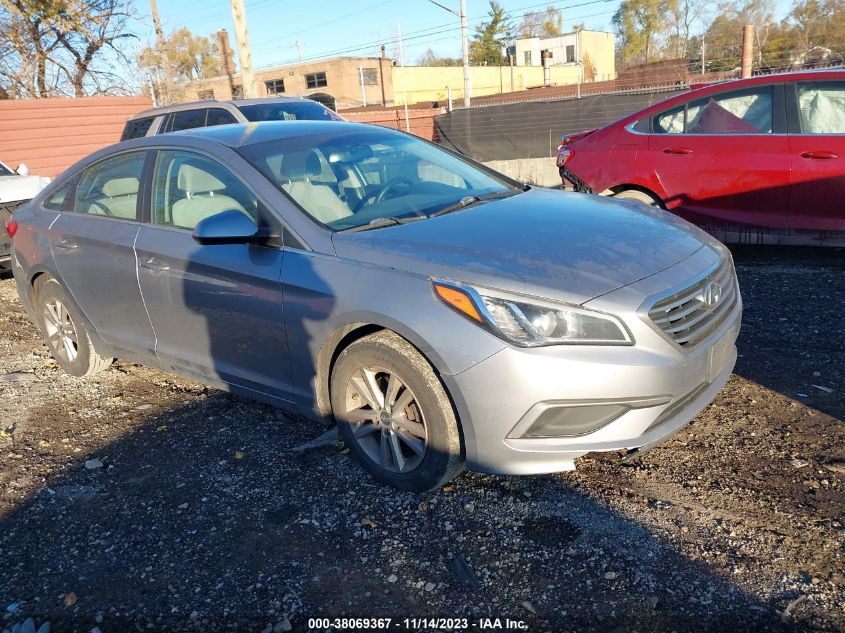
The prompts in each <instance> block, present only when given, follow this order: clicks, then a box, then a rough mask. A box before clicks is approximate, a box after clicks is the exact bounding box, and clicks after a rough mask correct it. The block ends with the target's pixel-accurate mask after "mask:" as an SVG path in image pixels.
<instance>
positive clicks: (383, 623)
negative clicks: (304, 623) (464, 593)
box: [308, 617, 528, 631]
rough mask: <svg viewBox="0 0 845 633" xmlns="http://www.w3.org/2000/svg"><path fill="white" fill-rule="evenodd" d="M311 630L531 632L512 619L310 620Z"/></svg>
mask: <svg viewBox="0 0 845 633" xmlns="http://www.w3.org/2000/svg"><path fill="white" fill-rule="evenodd" d="M308 629H309V630H312V631H325V630H337V631H343V630H351V631H361V630H390V629H399V630H401V631H419V630H432V629H434V630H438V629H442V630H445V631H461V630H467V631H471V630H477V631H496V630H498V631H527V630H528V623H527V622H525V621H523V620H512V619H511V618H477V619H470V618H426V617H420V618H308Z"/></svg>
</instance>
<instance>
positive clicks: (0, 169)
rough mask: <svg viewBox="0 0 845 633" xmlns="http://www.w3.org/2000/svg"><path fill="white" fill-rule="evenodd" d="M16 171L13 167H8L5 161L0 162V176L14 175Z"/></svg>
mask: <svg viewBox="0 0 845 633" xmlns="http://www.w3.org/2000/svg"><path fill="white" fill-rule="evenodd" d="M14 175H15V172H13V171H12V170H11V169H9V168H8V167H6V166H5V165H4V164H3V163H0V176H14Z"/></svg>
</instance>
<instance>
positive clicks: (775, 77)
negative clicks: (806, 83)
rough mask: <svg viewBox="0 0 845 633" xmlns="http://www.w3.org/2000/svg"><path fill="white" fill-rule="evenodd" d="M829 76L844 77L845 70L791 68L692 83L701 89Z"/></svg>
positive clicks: (825, 77)
mask: <svg viewBox="0 0 845 633" xmlns="http://www.w3.org/2000/svg"><path fill="white" fill-rule="evenodd" d="M831 76H836V77H839V78H845V70H843V69H842V68H810V69H806V70H791V71H788V72H781V73H769V74H764V75H754V76H753V77H739V78H736V79H725V80H723V81H714V82H711V83H700V84H696V83H693V84H692V89H693V90H702V89H704V88H712V87H715V86H726V85H731V86H742V85H745V84H766V83H781V82H786V81H789V80H790V79H793V78H794V79H799V80H805V79H808V78H818V79H829V78H830V77H831Z"/></svg>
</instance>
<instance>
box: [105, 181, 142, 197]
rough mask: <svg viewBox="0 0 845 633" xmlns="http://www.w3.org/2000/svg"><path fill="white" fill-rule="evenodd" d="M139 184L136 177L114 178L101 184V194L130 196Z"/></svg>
mask: <svg viewBox="0 0 845 633" xmlns="http://www.w3.org/2000/svg"><path fill="white" fill-rule="evenodd" d="M139 184H140V183H139V182H138V179H137V178H131V177H130V178H115V179H113V180H109V181H108V182H107V183H106V184H104V185H103V195H104V196H108V197H109V198H117V197H118V196H130V195H133V194H136V193H138V186H139Z"/></svg>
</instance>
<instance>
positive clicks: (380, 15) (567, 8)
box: [133, 0, 791, 68]
mask: <svg viewBox="0 0 845 633" xmlns="http://www.w3.org/2000/svg"><path fill="white" fill-rule="evenodd" d="M133 2H134V5H135V10H136V12H137V13H138V19H137V20H136V21H135V22H134V27H133V31H134V32H135V34H136V35H138V37H139V42H140V47H143V46H147V45H149V44H152V43H153V41H154V33H153V29H152V19H151V17H150V8H149V0H133ZM438 2H439V3H440V4H443V5H445V6H448V7H450V8H452V9H454V10H455V11H456V12H457V11H458V8H459V0H438ZM619 2H620V0H558V1H554V0H552V1H550V0H546V1H545V2H539V1H538V0H500V4H502V6H504V8H505V9H506V10H507V11H508V12H509V13H510V14H511V17H512V18H513V19H514V22H515V23H516V22H518V21H519V19H520V18H521V17H522V15H523V14H524V13H525V12H526V11H539V10H543V9H544V8H545V7H547V6H550V5H551V6H555V7H556V8H557V9H559V10H560V11H561V12H562V14H563V29H564V32H566V31H569V30H571V29H572V26H573V25H574V24H577V23H582V22H583V23H584V24H585V25H586V27H587V28H589V29H594V30H599V31H612V30H613V28H612V24H611V19H612V17H613V14H614V13H615V12H616V10H617V9H618V8H619ZM790 4H791V0H776V8H777V14H778V15H777V16H776V17H777V18H778V19H780V18H782V17H783V16H784V15H785V14H786V13H787V11H788V8H789V6H790ZM244 5H245V8H246V15H247V24H248V28H249V39H250V45H251V47H252V60H253V65H254V66H255V67H256V68H262V67H267V66H277V65H283V64H287V63H293V62H295V61H297V59H301V60H302V61H308V60H313V59H318V58H323V57H334V56H340V55H349V56H377V55H378V54H379V45H380V44H381V43H382V42H384V43H385V44H386V46H387V49H386V50H387V55H388V57H392V58H394V59H397V60H398V59H399V58H400V52H401V54H402V57H403V58H404V62H405V63H406V64H408V65H412V64H414V62H415V61H416V60H417V59H419V57H420V56H421V55H422V54H423V53H424V52H425V51H426V50H427V49H428V48H432V49H433V50H434V51H435V52H436V53H437V54H438V55H440V56H447V57H458V56H460V54H461V50H460V46H461V45H460V22H459V19H458V17H457V16H455V15H453V14H451V13H449V12H448V11H446V10H444V9H442V8H440V7H438V6H435V5H434V4H432V2H431V1H430V0H367V1H362V0H358V1H355V0H321V1H320V2H311V3H306V2H303V1H302V0H298V1H297V2H284V1H283V0H244ZM158 10H159V15H160V17H161V21H162V26H163V28H164V32H165V33H169V32H171V31H174V30H176V29H178V28H181V27H183V26H187V27H188V28H189V29H190V30H191V31H192V32H193V33H194V34H196V35H205V36H207V35H211V34H212V33H214V32H215V31H217V30H218V29H221V28H225V29H226V30H227V31H228V32H229V40H230V44H231V46H232V48H233V49H234V50H237V49H236V43H235V36H234V27H233V26H232V13H231V5H230V2H229V0H158ZM488 10H489V0H467V16H468V22H469V32H470V36H472V33H473V31H474V29H473V27H474V26H475V25H477V24H479V23H480V22H482V21H484V20H486V19H487V11H488ZM400 32H401V34H402V42H403V45H402V50H401V51H400V49H399V46H398V43H397V42H398V39H399V38H398V35H399V33H400ZM297 43H298V45H299V46H298V49H297Z"/></svg>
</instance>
